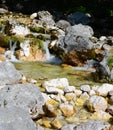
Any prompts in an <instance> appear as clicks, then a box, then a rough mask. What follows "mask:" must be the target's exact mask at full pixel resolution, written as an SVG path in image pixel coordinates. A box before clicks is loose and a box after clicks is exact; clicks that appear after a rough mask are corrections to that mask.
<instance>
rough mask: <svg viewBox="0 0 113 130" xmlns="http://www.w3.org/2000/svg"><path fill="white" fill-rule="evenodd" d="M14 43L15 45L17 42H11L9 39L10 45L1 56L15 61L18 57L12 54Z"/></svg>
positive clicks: (14, 47)
mask: <svg viewBox="0 0 113 130" xmlns="http://www.w3.org/2000/svg"><path fill="white" fill-rule="evenodd" d="M16 45H17V42H15V43H14V44H13V43H12V41H11V40H10V41H9V46H10V49H9V50H7V51H6V52H5V53H4V55H3V57H4V58H5V59H6V61H13V62H15V61H16V62H17V61H18V59H16V57H15V55H14V52H15V49H16Z"/></svg>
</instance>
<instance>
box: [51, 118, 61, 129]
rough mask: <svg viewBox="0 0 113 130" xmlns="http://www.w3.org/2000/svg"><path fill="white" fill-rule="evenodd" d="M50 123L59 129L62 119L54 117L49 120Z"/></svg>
mask: <svg viewBox="0 0 113 130" xmlns="http://www.w3.org/2000/svg"><path fill="white" fill-rule="evenodd" d="M51 125H52V126H53V128H55V129H60V128H61V127H62V126H63V123H62V121H60V120H58V119H55V120H53V121H52V122H51Z"/></svg>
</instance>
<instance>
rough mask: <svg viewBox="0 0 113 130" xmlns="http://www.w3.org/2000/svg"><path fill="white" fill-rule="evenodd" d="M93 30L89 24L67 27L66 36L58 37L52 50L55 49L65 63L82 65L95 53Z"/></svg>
mask: <svg viewBox="0 0 113 130" xmlns="http://www.w3.org/2000/svg"><path fill="white" fill-rule="evenodd" d="M92 35H93V30H92V28H90V27H89V26H85V25H81V24H79V25H74V26H70V27H67V29H66V34H65V36H61V37H60V38H59V39H58V42H57V44H55V45H54V46H53V47H52V48H51V51H54V52H55V53H56V54H57V55H58V56H59V57H60V58H61V59H62V61H63V62H64V63H66V64H70V65H76V66H77V65H80V64H81V65H82V64H83V63H84V62H86V60H88V59H91V58H92V57H93V56H94V55H92V54H94V53H95V52H94V44H93V42H92V41H91V39H90V37H91V36H92Z"/></svg>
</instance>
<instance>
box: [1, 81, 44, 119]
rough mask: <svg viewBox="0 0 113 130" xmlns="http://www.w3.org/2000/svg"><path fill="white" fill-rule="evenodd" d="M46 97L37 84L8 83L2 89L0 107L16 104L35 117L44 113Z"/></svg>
mask: <svg viewBox="0 0 113 130" xmlns="http://www.w3.org/2000/svg"><path fill="white" fill-rule="evenodd" d="M43 105H44V98H43V96H42V94H41V92H40V90H39V88H38V87H37V86H36V85H33V84H29V83H26V84H16V85H6V86H5V87H4V88H2V89H1V90H0V107H1V108H4V107H6V108H7V107H11V106H16V107H18V108H22V109H24V110H25V111H27V112H28V113H29V114H30V116H31V117H32V118H33V119H34V118H37V117H38V115H39V114H42V113H43V110H42V106H43Z"/></svg>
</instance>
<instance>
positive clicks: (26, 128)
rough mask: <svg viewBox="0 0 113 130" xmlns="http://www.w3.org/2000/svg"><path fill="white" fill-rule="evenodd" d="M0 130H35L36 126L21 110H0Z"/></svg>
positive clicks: (14, 108) (12, 108) (16, 108)
mask: <svg viewBox="0 0 113 130" xmlns="http://www.w3.org/2000/svg"><path fill="white" fill-rule="evenodd" d="M0 129H1V130H36V125H35V123H34V122H33V121H32V119H31V118H30V116H29V114H28V113H27V112H26V111H25V110H24V109H22V108H18V107H14V106H13V107H12V106H11V107H8V108H6V107H5V108H0Z"/></svg>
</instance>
